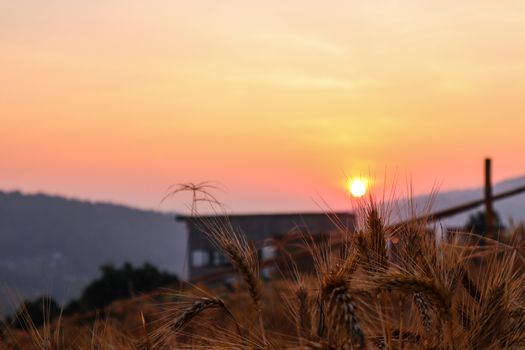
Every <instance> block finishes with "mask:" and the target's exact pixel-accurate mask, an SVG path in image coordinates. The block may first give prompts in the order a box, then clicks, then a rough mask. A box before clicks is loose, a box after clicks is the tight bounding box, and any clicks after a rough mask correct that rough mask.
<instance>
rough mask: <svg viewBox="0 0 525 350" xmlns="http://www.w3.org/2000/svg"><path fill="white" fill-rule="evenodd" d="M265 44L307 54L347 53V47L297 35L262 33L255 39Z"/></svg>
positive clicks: (321, 39)
mask: <svg viewBox="0 0 525 350" xmlns="http://www.w3.org/2000/svg"><path fill="white" fill-rule="evenodd" d="M257 38H258V39H259V40H261V41H264V42H265V43H271V44H272V45H276V46H279V47H287V48H296V49H297V48H299V49H302V50H306V51H309V52H312V51H313V52H316V53H321V54H329V55H338V56H339V55H344V54H347V53H348V52H349V49H348V47H346V46H343V45H340V44H338V43H334V42H331V41H328V40H326V39H323V38H319V37H314V36H307V35H297V34H275V33H264V34H261V35H259V36H258V37H257Z"/></svg>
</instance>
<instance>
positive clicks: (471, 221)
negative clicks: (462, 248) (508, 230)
mask: <svg viewBox="0 0 525 350" xmlns="http://www.w3.org/2000/svg"><path fill="white" fill-rule="evenodd" d="M465 229H466V230H467V231H469V232H473V233H477V234H479V235H482V236H484V235H485V234H486V233H487V224H486V221H485V212H484V211H478V212H476V213H474V214H471V215H470V216H469V218H468V221H467V223H466V224H465ZM493 229H494V231H495V232H501V231H504V230H505V225H503V222H502V221H501V218H500V216H499V214H498V213H497V212H494V228H493Z"/></svg>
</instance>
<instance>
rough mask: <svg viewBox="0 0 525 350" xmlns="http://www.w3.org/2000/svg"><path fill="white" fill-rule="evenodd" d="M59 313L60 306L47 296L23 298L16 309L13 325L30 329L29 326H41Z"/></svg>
mask: <svg viewBox="0 0 525 350" xmlns="http://www.w3.org/2000/svg"><path fill="white" fill-rule="evenodd" d="M59 315H60V306H59V305H58V303H57V302H56V301H55V300H53V299H52V298H50V297H48V296H42V297H39V298H36V299H34V300H25V301H24V302H23V303H22V304H21V305H20V306H19V307H18V309H17V310H16V313H15V316H14V322H13V326H14V327H15V328H23V329H30V328H31V326H35V327H41V326H43V325H44V324H46V323H49V322H51V321H53V320H54V319H55V318H56V317H58V316H59Z"/></svg>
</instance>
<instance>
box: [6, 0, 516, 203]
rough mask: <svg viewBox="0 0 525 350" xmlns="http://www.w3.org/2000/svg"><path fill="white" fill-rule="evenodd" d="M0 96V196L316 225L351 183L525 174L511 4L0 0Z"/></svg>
mask: <svg viewBox="0 0 525 350" xmlns="http://www.w3.org/2000/svg"><path fill="white" fill-rule="evenodd" d="M0 81H1V84H0V120H1V128H0V188H2V189H9V190H11V189H21V190H23V191H29V192H34V191H44V192H49V193H55V194H63V195H67V196H71V197H79V198H85V199H94V200H110V201H115V202H119V203H126V204H131V205H134V206H139V207H145V208H158V202H159V200H160V198H161V197H162V195H163V194H164V190H165V189H166V187H168V186H169V185H170V184H172V183H177V182H188V181H193V182H198V181H203V180H213V181H217V182H219V183H221V184H223V185H224V186H225V187H226V188H227V190H226V191H225V192H223V193H216V194H217V196H218V197H219V198H220V199H221V200H223V201H224V202H225V203H226V204H228V206H229V208H230V209H232V210H234V211H238V212H240V211H258V210H261V211H272V210H308V209H310V210H311V209H316V208H317V207H316V204H315V203H314V201H313V200H312V198H318V196H322V197H323V198H325V200H326V201H327V202H328V203H329V204H330V205H332V206H333V207H335V208H338V209H344V208H345V207H348V197H347V196H346V194H345V191H344V174H347V175H350V176H353V175H359V174H363V173H365V174H368V173H370V174H373V175H374V176H375V177H376V179H377V181H379V182H382V181H383V175H384V173H385V172H386V173H387V174H388V176H389V177H394V176H397V178H398V179H399V182H400V183H401V184H402V185H403V186H402V187H403V188H404V187H405V186H404V184H405V180H406V179H407V177H409V178H411V179H412V182H413V184H414V188H415V191H416V193H423V192H427V191H429V190H430V189H431V188H432V185H433V184H434V183H438V184H440V188H441V189H451V188H461V187H472V186H477V185H479V184H481V181H482V179H481V166H482V160H483V158H484V157H485V156H486V155H490V156H492V157H493V159H494V167H495V170H494V178H495V180H501V179H504V178H507V177H512V176H518V175H522V174H525V155H524V150H525V136H524V131H525V114H524V113H525V3H524V2H522V1H514V2H509V1H497V2H495V1H486V2H485V1H461V2H458V1H435V2H422V1H323V2H322V3H321V2H318V1H316V2H313V1H312V2H307V1H304V0H302V1H277V0H267V1H264V2H260V1H259V2H255V1H253V2H251V1H240V0H238V1H237V0H232V1H184V2H183V1H173V0H170V1H168V0H166V1H132V0H121V1H116V0H104V1H85V2H81V1H70V0H47V1H36V0H17V1H1V0H0ZM387 181H388V180H387ZM186 199H187V198H182V197H181V198H179V200H180V201H185V200H186ZM182 208H183V205H182V204H181V203H179V201H177V200H173V201H171V202H168V203H167V204H164V205H163V206H162V207H161V209H163V210H180V209H182Z"/></svg>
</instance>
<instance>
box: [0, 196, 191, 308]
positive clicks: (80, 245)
mask: <svg viewBox="0 0 525 350" xmlns="http://www.w3.org/2000/svg"><path fill="white" fill-rule="evenodd" d="M185 250H186V231H185V228H184V225H183V224H182V223H180V222H176V221H174V215H173V214H164V213H158V212H154V211H145V210H138V209H132V208H128V207H125V206H120V205H113V204H101V203H90V202H83V201H78V200H70V199H65V198H62V197H56V196H48V195H42V194H37V195H26V194H21V193H19V192H8V193H6V192H0V288H3V289H7V290H9V291H14V292H15V293H18V294H20V295H21V296H23V297H28V298H31V297H34V296H37V295H39V294H42V293H44V292H50V294H51V295H52V296H53V297H54V298H56V299H57V300H59V301H60V302H65V301H66V300H69V299H71V298H74V297H77V296H79V294H80V292H81V291H82V289H83V287H84V286H86V285H87V284H88V283H89V282H91V281H92V280H93V279H94V278H96V277H97V276H99V274H100V273H99V267H100V266H101V265H103V264H107V263H113V264H115V265H117V266H120V265H121V264H122V263H123V262H125V261H129V262H132V263H133V264H134V265H137V264H142V263H144V262H150V263H151V264H153V265H155V266H157V267H158V268H159V269H161V270H165V271H170V272H175V273H177V274H178V275H179V276H181V277H182V276H183V275H182V272H183V271H182V268H183V266H184V261H185V259H184V255H185ZM7 299H8V298H4V295H2V297H0V308H1V309H0V314H1V313H2V311H3V310H12V307H13V305H9V302H8V301H6V300H7Z"/></svg>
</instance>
